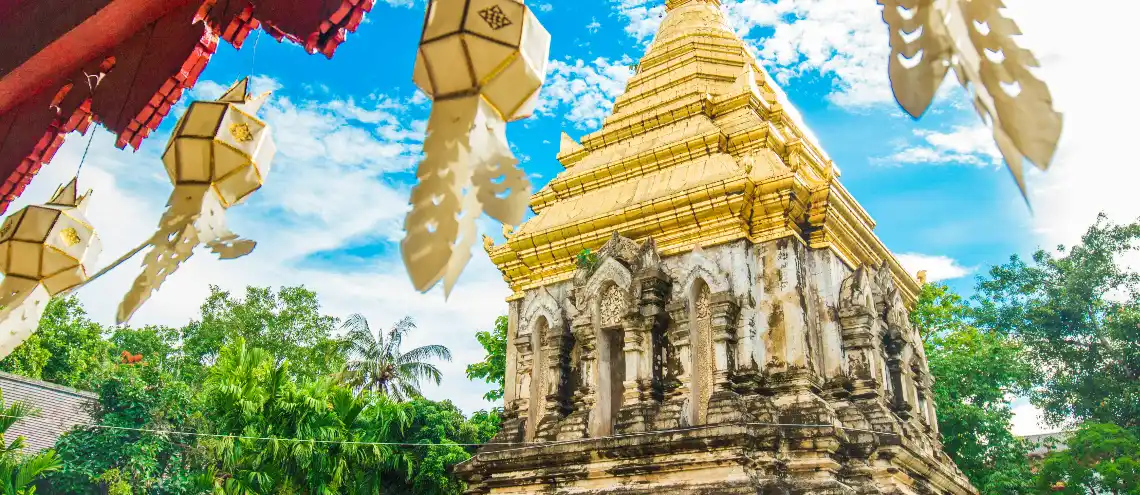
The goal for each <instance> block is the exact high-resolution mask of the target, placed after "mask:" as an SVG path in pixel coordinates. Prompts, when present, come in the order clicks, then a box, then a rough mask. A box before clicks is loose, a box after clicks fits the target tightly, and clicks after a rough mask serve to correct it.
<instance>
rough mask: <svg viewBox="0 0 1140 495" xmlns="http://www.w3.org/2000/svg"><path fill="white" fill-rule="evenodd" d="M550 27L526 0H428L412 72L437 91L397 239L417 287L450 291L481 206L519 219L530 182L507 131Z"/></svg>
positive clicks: (537, 80)
mask: <svg viewBox="0 0 1140 495" xmlns="http://www.w3.org/2000/svg"><path fill="white" fill-rule="evenodd" d="M549 52H550V34H549V33H548V32H547V31H546V29H545V28H543V27H542V24H540V23H539V22H538V19H537V18H535V16H534V13H533V12H532V11H531V9H530V8H529V7H527V6H526V5H525V4H524V3H523V2H522V1H520V0H431V2H430V3H429V4H428V9H427V16H426V19H425V21H424V30H423V37H422V38H421V40H420V48H419V53H418V54H417V56H416V65H415V72H414V75H413V79H414V81H415V83H416V85H417V86H419V88H420V89H421V90H423V91H424V93H426V94H427V95H428V96H430V97H431V98H432V100H433V104H432V110H431V115H430V117H429V119H428V129H427V138H426V139H425V141H424V153H425V157H424V161H423V162H422V163H420V166H419V169H418V172H417V174H416V175H417V177H418V179H419V182H418V184H417V185H416V186H415V188H414V189H413V190H412V198H411V203H412V211H411V212H410V213H409V214H408V216H407V218H406V220H405V222H404V228H405V230H406V231H407V235H406V237H405V238H404V240H403V242H402V243H401V245H400V248H401V252H402V254H403V258H404V265H405V267H406V268H407V269H408V274H409V275H410V276H411V278H412V284H413V285H414V286H415V288H416V289H417V290H421V291H426V290H428V289H430V288H431V287H432V286H433V285H435V284H436V283H437V282H438V281H439V280H440V279H443V280H444V291H445V293H450V291H451V289H452V288H453V287H454V285H455V282H456V279H457V278H458V277H459V274H460V272H462V270H463V267H464V266H466V264H467V261H468V260H469V259H470V257H471V246H472V245H473V243H474V241H475V235H476V232H475V230H476V228H475V227H476V225H475V220H476V219H477V218H478V217H479V216H480V215H482V213H483V212H484V211H485V212H486V213H487V214H488V215H490V216H491V217H493V218H495V219H496V220H498V221H500V222H503V223H504V224H510V225H518V224H519V223H521V222H522V219H523V216H524V215H525V213H526V203H527V200H528V199H529V196H530V182H529V181H528V180H527V177H526V173H525V172H523V171H522V170H521V169H520V168H519V167H518V161H517V160H516V159H515V158H514V156H513V155H512V154H511V150H510V145H509V144H508V143H507V138H506V122H509V121H513V120H518V119H522V118H525V117H527V116H529V115H530V114H531V113H532V112H533V111H534V107H535V105H536V103H537V101H538V94H539V90H540V88H541V87H542V83H543V80H544V78H545V76H546V63H547V58H548V56H549Z"/></svg>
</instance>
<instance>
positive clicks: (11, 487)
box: [0, 391, 60, 495]
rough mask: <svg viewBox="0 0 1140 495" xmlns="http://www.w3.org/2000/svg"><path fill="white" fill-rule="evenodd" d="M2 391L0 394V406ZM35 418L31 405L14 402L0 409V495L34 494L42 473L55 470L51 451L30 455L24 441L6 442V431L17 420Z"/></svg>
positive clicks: (36, 413) (57, 465)
mask: <svg viewBox="0 0 1140 495" xmlns="http://www.w3.org/2000/svg"><path fill="white" fill-rule="evenodd" d="M3 404H4V392H3V391H0V405H3ZM37 416H39V411H37V410H36V409H35V408H33V407H32V406H31V405H29V404H27V403H24V402H20V401H16V402H13V403H12V404H11V405H10V406H8V407H0V493H3V494H4V495H31V494H33V493H35V492H36V487H35V485H33V483H34V482H35V481H36V479H38V478H39V477H41V476H43V475H44V474H46V473H49V472H51V471H55V470H56V469H59V466H60V462H59V457H58V456H56V455H55V451H54V450H47V451H44V452H40V453H37V454H34V455H28V454H26V453H25V452H24V438H23V437H16V438H15V439H13V440H12V441H11V442H8V441H7V438H6V437H7V435H8V429H9V428H11V427H12V425H14V424H16V422H17V421H20V420H22V419H27V418H32V417H37Z"/></svg>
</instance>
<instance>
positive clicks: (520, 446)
mask: <svg viewBox="0 0 1140 495" xmlns="http://www.w3.org/2000/svg"><path fill="white" fill-rule="evenodd" d="M0 418H12V419H15V420H16V422H20V421H31V422H41V423H48V424H51V425H53V426H61V424H60V423H59V422H58V421H55V422H53V421H51V420H49V419H47V418H39V417H35V416H10V415H6V414H0ZM76 425H77V426H84V427H88V428H98V429H104V430H116V431H133V432H137V433H151V434H155V435H177V436H188V437H205V438H223V439H231V440H249V441H270V442H297V443H314V444H325V445H365V446H373V445H375V446H390V447H430V446H442V445H455V446H458V447H482V446H484V445H494V446H512V447H516V448H514V449H507V450H502V451H499V452H511V451H518V450H527V449H534V448H546V447H554V446H558V445H570V444H576V443H587V442H593V441H599V440H616V439H622V438H634V437H645V436H654V435H668V434H673V433H685V432H692V431H700V430H708V429H713V428H724V427H733V426H735V427H738V428H747V427H780V428H834V429H836V430H845V431H855V432H863V433H873V434H876V435H886V436H899V435H898V434H897V433H892V432H887V431H877V430H867V429H863V428H848V427H845V426H840V425H835V424H802V423H756V422H747V423H721V424H708V425H700V426H689V427H683V428H672V429H668V430H657V431H644V432H637V433H627V434H621V435H608V436H602V437H591V438H579V439H574V440H559V441H554V442H538V441H531V442H486V443H450V442H449V443H409V442H359V441H353V440H319V439H315V438H313V439H310V438H282V437H256V436H249V435H226V434H219V433H199V432H194V431H176V430H160V429H152V428H134V427H128V426H111V425H101V424H96V423H91V422H77V423H76Z"/></svg>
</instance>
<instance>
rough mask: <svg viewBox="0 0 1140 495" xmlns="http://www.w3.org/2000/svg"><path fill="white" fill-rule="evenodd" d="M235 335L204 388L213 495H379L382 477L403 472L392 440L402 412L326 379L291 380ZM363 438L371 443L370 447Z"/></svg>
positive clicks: (404, 418) (282, 366) (281, 366)
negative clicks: (211, 434)
mask: <svg viewBox="0 0 1140 495" xmlns="http://www.w3.org/2000/svg"><path fill="white" fill-rule="evenodd" d="M288 366H289V363H288V361H284V362H277V361H275V360H274V359H273V358H272V357H271V356H270V355H269V353H267V352H265V351H264V350H261V349H257V348H251V347H248V346H247V345H246V343H245V341H244V340H243V339H241V338H240V337H239V338H238V339H236V340H235V341H234V342H232V343H231V344H230V345H228V346H226V347H225V348H223V349H222V350H221V352H220V354H219V357H218V362H217V364H216V365H215V366H213V367H212V369H211V370H210V376H209V378H208V380H207V381H206V386H205V389H204V395H205V399H204V403H205V407H206V413H207V416H208V417H210V418H211V419H212V420H213V421H214V433H217V434H223V435H234V436H240V437H239V438H234V437H224V438H207V439H204V440H202V445H203V446H204V447H205V448H206V450H207V452H209V455H207V456H206V457H205V458H206V459H208V460H209V465H208V467H207V468H206V473H207V477H208V478H210V479H211V481H212V483H213V485H214V489H215V491H218V492H221V493H227V494H229V493H233V494H246V493H249V494H262V493H313V494H316V493H379V490H380V486H381V473H382V472H386V471H387V472H390V471H401V470H402V468H403V465H401V464H400V460H401V457H400V456H398V455H396V452H395V449H394V447H393V446H390V445H382V444H380V443H381V442H388V441H390V440H392V439H393V438H394V436H395V435H397V434H398V433H399V432H400V431H401V430H402V428H403V427H404V426H405V425H406V424H407V422H408V416H409V408H408V406H406V405H401V404H396V403H394V402H392V401H391V400H389V399H388V398H386V397H383V396H378V395H375V394H369V393H365V394H362V395H356V394H353V392H352V390H350V389H348V388H344V387H340V386H338V385H337V384H336V383H335V382H334V381H332V380H331V379H330V378H329V377H320V378H316V379H308V378H304V379H301V380H298V379H296V378H294V377H293V375H291V374H290V373H288V371H287V368H288ZM366 443H373V444H371V445H368V444H366Z"/></svg>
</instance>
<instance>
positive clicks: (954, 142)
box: [876, 123, 1002, 166]
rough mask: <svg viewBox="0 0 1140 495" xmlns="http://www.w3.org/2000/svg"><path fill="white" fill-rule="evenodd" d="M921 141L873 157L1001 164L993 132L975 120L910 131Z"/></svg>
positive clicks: (892, 160)
mask: <svg viewBox="0 0 1140 495" xmlns="http://www.w3.org/2000/svg"><path fill="white" fill-rule="evenodd" d="M914 135H915V136H917V137H919V138H921V139H922V141H923V144H919V145H910V146H906V147H903V148H902V149H900V150H899V151H898V152H896V153H895V154H893V155H891V156H889V157H887V158H884V159H876V161H879V162H885V163H886V164H892V165H893V164H902V163H939V164H942V163H949V164H954V163H958V164H967V165H978V166H997V165H1001V163H1002V157H1001V153H999V152H998V150H997V146H996V145H994V137H993V132H992V131H991V130H990V129H989V128H988V127H986V126H984V125H982V124H981V123H978V124H977V125H974V126H969V127H967V126H957V127H954V128H953V129H952V130H951V131H950V132H937V131H931V130H925V129H918V130H915V131H914Z"/></svg>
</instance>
